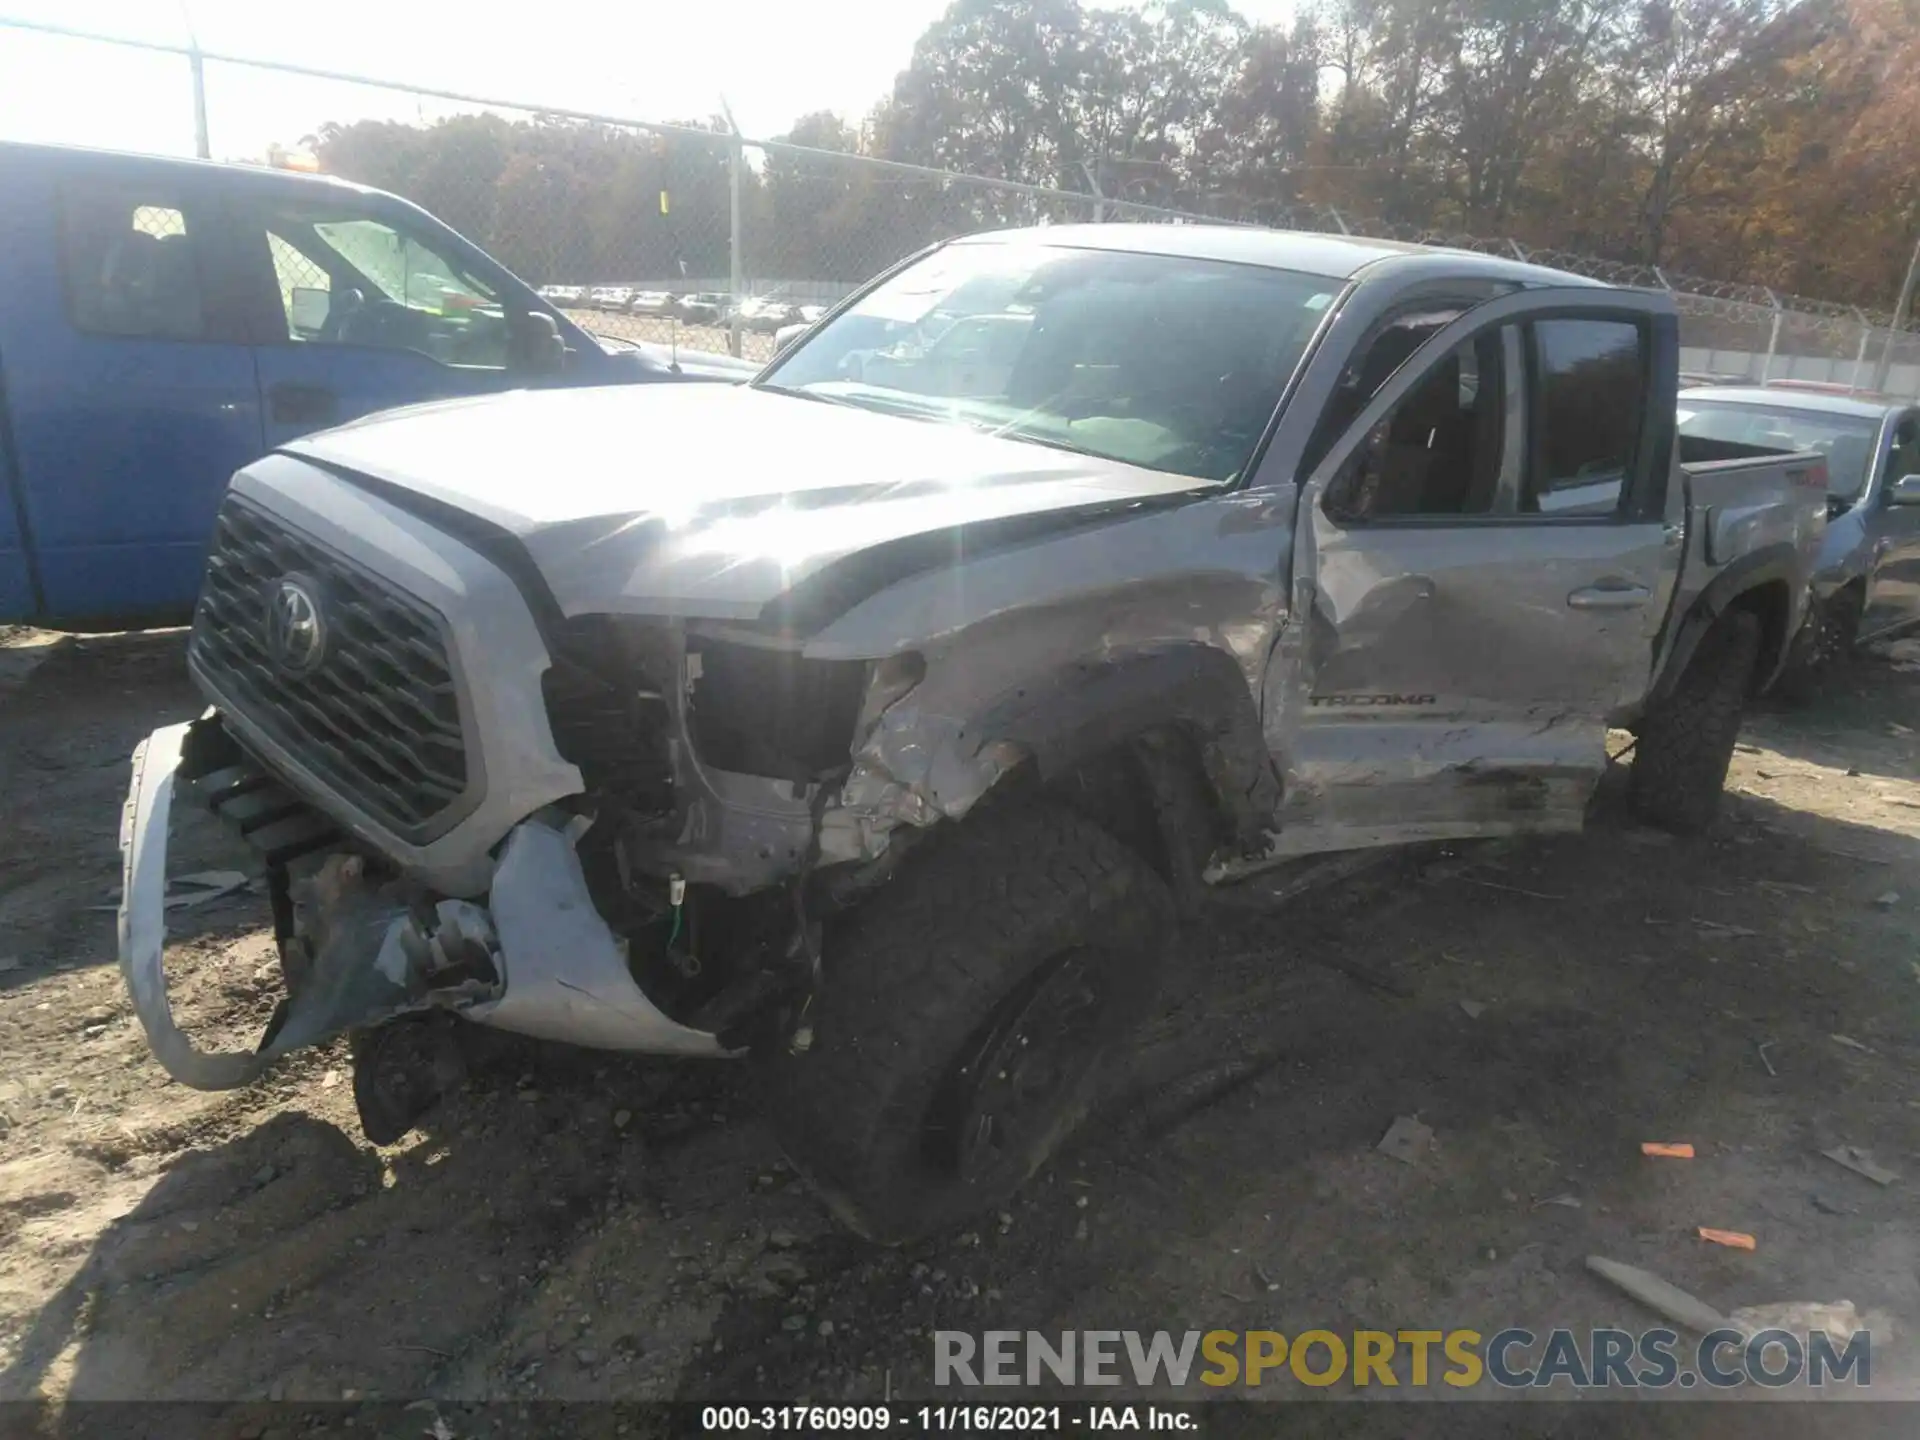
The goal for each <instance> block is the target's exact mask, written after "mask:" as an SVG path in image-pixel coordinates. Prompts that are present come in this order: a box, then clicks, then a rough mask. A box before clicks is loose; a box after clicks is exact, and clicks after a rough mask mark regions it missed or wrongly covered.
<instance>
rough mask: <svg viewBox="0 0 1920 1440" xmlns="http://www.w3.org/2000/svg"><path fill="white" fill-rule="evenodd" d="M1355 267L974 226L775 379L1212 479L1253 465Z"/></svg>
mask: <svg viewBox="0 0 1920 1440" xmlns="http://www.w3.org/2000/svg"><path fill="white" fill-rule="evenodd" d="M1339 288H1340V282H1338V281H1336V280H1330V279H1328V278H1326V277H1325V276H1319V275H1301V274H1297V273H1295V272H1292V271H1287V270H1270V269H1266V268H1263V267H1258V266H1249V265H1228V264H1221V263H1218V262H1214V261H1207V260H1190V259H1182V258H1179V257H1174V256H1165V255H1140V254H1132V253H1127V252H1113V251H1104V250H1070V249H1061V248H1054V247H1048V246H1044V245H1035V244H1031V243H1019V242H985V243H960V244H955V245H949V246H947V247H946V248H945V249H943V250H939V251H937V252H935V253H934V254H932V255H929V256H927V257H926V258H925V259H924V260H921V261H920V262H918V263H917V264H915V265H912V266H909V267H908V268H907V269H905V270H903V271H901V272H900V273H899V274H898V275H895V276H894V277H893V278H892V279H890V280H888V281H886V282H885V283H884V284H882V285H879V286H877V287H876V288H875V289H874V290H872V291H871V292H869V293H868V294H867V295H865V296H863V297H862V298H861V300H860V301H859V303H858V304H856V305H854V306H853V307H851V308H850V309H848V310H846V311H844V312H842V313H841V314H840V315H838V316H836V317H835V318H834V319H833V320H832V321H831V322H830V323H828V324H827V325H826V326H824V327H823V328H822V329H820V330H819V331H817V332H816V333H814V334H813V335H811V336H809V337H808V338H807V340H806V341H805V342H804V343H803V344H801V345H799V346H798V347H797V348H795V349H794V350H792V351H790V352H789V353H788V354H787V355H786V356H785V357H784V358H782V359H781V360H779V361H776V362H775V366H774V368H773V369H772V370H770V371H769V372H768V373H767V375H766V376H765V377H764V378H763V379H762V380H761V381H760V382H758V383H759V384H760V385H762V386H763V387H764V388H766V389H771V390H777V391H782V392H786V393H790V394H797V395H804V396H808V397H810V398H813V399H816V400H825V401H830V402H832V403H835V404H843V405H853V406H858V407H861V408H863V409H871V410H880V411H884V412H886V413H889V414H897V415H906V416H911V417H913V418H916V419H922V420H928V421H934V422H938V423H943V424H952V425H963V426H967V427H969V428H972V429H976V430H982V431H986V432H990V433H992V434H996V435H1005V436H1008V437H1010V438H1013V439H1019V440H1027V441H1031V442H1034V443H1036V444H1042V445H1052V446H1055V447H1057V448H1060V449H1064V450H1074V451H1078V452H1081V453H1083V454H1088V455H1096V456H1100V457H1102V458H1105V459H1110V460H1121V461H1125V462H1127V463H1129V464H1133V465H1141V466H1145V467H1146V468H1148V469H1152V470H1164V471H1168V472H1171V473H1173V474H1176V475H1191V476H1194V477H1195V478H1197V479H1201V480H1211V481H1219V482H1227V481H1232V480H1236V479H1238V478H1239V477H1240V475H1241V474H1242V472H1243V471H1244V470H1245V468H1246V466H1247V463H1248V461H1249V460H1251V458H1252V456H1253V451H1254V448H1255V447H1256V446H1257V445H1258V444H1259V441H1260V435H1261V432H1262V431H1263V430H1264V429H1265V428H1266V424H1267V421H1268V419H1269V418H1271V416H1272V414H1273V410H1274V406H1275V405H1276V404H1278V403H1279V399H1280V395H1281V392H1282V391H1283V390H1284V389H1285V388H1286V384H1287V380H1288V378H1289V377H1290V376H1291V375H1292V374H1293V370H1294V367H1295V366H1296V365H1298V364H1299V361H1300V357H1301V355H1302V354H1304V353H1305V351H1306V347H1307V342H1308V341H1309V339H1311V337H1312V335H1313V332H1314V328H1315V326H1317V325H1318V324H1319V321H1320V317H1321V315H1322V314H1323V313H1324V312H1325V311H1326V308H1327V306H1328V305H1329V304H1330V303H1332V300H1333V297H1334V295H1335V293H1336V292H1337V291H1338V289H1339Z"/></svg>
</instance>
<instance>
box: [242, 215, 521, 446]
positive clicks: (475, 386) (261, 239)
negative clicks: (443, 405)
mask: <svg viewBox="0 0 1920 1440" xmlns="http://www.w3.org/2000/svg"><path fill="white" fill-rule="evenodd" d="M244 216H245V218H244V220H243V222H242V223H243V225H244V233H243V235H242V237H241V239H242V244H243V245H244V247H245V251H246V253H247V255H248V256H249V262H250V265H251V269H252V274H253V276H254V285H253V289H254V290H255V292H256V294H257V296H258V299H257V301H256V303H255V306H254V315H255V319H254V327H253V328H254V340H255V345H254V368H255V373H256V377H257V381H258V384H259V390H260V413H261V416H262V419H263V421H264V428H265V432H266V442H267V445H268V446H269V448H271V447H273V446H276V445H282V444H285V443H286V442H287V441H289V440H292V439H295V438H297V437H298V436H301V435H305V434H307V433H309V432H311V431H314V430H323V429H326V428H327V427H328V426H332V425H339V424H343V423H345V422H346V421H348V420H353V419H356V418H358V417H359V416H362V415H366V414H369V413H371V412H373V411H375V410H387V409H391V408H393V407H394V406H397V405H411V404H415V403H418V402H420V401H423V400H439V399H446V398H450V397H454V396H461V395H474V394H484V393H486V392H488V391H493V390H504V389H508V388H510V387H511V386H514V385H517V384H522V383H524V380H523V379H522V378H521V377H520V376H519V375H518V374H516V373H515V367H514V366H513V365H512V364H510V344H509V318H510V317H509V316H508V315H507V314H506V313H505V310H504V308H503V305H502V297H501V296H500V295H499V294H497V293H495V291H494V289H493V288H492V286H491V285H489V283H488V282H487V281H486V280H484V279H481V278H479V277H476V276H473V275H472V274H470V273H468V271H467V270H466V268H465V267H464V266H463V265H461V264H460V263H459V262H458V261H457V260H456V259H455V258H454V257H453V256H452V255H451V254H450V253H448V247H446V246H444V245H442V244H440V243H438V242H439V237H437V236H435V235H434V234H433V233H432V231H431V230H430V229H428V228H427V227H424V226H420V225H418V224H417V223H415V222H414V221H413V220H412V217H410V216H407V215H404V214H396V213H392V212H389V211H385V210H382V209H377V208H375V207H372V206H365V205H362V204H361V203H359V202H358V201H356V200H355V199H354V198H353V197H345V198H343V199H340V200H335V199H334V198H333V197H325V198H323V199H321V200H318V201H307V200H298V201H268V202H265V203H262V204H257V205H255V206H253V207H251V208H250V209H248V210H247V211H245V212H244Z"/></svg>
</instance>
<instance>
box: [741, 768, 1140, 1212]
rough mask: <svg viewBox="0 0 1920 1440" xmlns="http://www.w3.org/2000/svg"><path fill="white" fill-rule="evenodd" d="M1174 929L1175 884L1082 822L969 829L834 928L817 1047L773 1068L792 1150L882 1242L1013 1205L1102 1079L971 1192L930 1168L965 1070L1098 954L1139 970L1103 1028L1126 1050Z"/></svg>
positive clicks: (1023, 816) (1018, 815)
mask: <svg viewBox="0 0 1920 1440" xmlns="http://www.w3.org/2000/svg"><path fill="white" fill-rule="evenodd" d="M1173 930H1174V917H1173V906H1172V903H1171V901H1170V899H1169V897H1168V895H1167V892H1166V890H1165V887H1164V886H1163V885H1162V884H1161V882H1160V880H1159V877H1158V876H1156V875H1154V874H1153V873H1152V871H1151V870H1150V869H1149V868H1148V867H1147V865H1146V864H1145V863H1144V862H1143V861H1142V860H1141V859H1140V858H1139V857H1137V856H1135V855H1134V854H1133V853H1132V852H1131V851H1129V850H1127V849H1126V848H1125V847H1123V846H1122V845H1121V844H1120V843H1119V842H1118V841H1116V840H1115V839H1114V838H1113V837H1112V836H1110V835H1108V834H1107V833H1106V832H1105V831H1104V830H1102V829H1100V828H1099V827H1098V826H1096V825H1094V824H1093V823H1092V822H1091V821H1089V820H1087V819H1085V818H1084V817H1082V816H1080V815H1078V814H1076V813H1074V812H1073V811H1070V810H1067V809H1065V808H1064V807H1058V806H1053V805H1048V804H1045V803H1041V802H1020V803H1019V804H1017V805H1014V806H1010V807H1008V808H1007V809H1005V810H1003V811H1001V812H999V813H997V814H988V815H981V816H978V817H976V818H973V819H970V820H968V821H966V822H964V823H962V824H959V825H956V826H955V827H954V829H953V832H952V833H951V834H949V835H946V836H944V837H942V838H941V839H940V841H939V842H938V843H937V844H935V845H933V846H930V847H928V850H927V851H926V852H924V853H919V854H916V855H914V856H912V857H911V858H910V859H909V860H908V862H907V863H906V864H905V865H904V866H903V868H902V870H901V872H900V873H899V874H898V875H896V876H895V877H894V878H893V880H892V881H891V882H889V884H888V885H887V886H886V887H885V888H884V889H882V890H881V891H880V892H879V893H878V894H877V895H875V896H874V897H873V898H872V899H871V900H869V901H868V902H867V903H866V904H865V905H864V906H863V907H861V909H860V910H858V911H857V912H855V913H854V914H853V915H852V916H850V917H848V919H847V920H846V921H845V922H843V923H842V925H840V926H839V927H838V929H837V930H835V931H831V932H829V935H828V937H827V941H828V943H827V949H826V962H825V974H824V977H823V983H822V992H821V995H820V998H819V1002H818V1007H817V1009H816V1010H815V1012H814V1013H813V1014H812V1015H811V1016H809V1017H808V1018H809V1020H810V1021H811V1023H812V1026H813V1030H814V1041H813V1045H812V1048H811V1049H810V1050H809V1051H808V1052H807V1053H805V1054H799V1055H791V1054H780V1055H777V1056H774V1057H771V1058H770V1059H769V1060H768V1061H767V1062H766V1063H765V1064H764V1065H763V1067H762V1078H763V1081H764V1083H765V1093H766V1099H767V1106H768V1109H769V1111H770V1113H771V1117H772V1119H773V1122H774V1125H775V1129H776V1132H777V1133H778V1135H779V1138H780V1141H781V1144H782V1146H783V1148H784V1149H785V1150H786V1151H787V1153H788V1155H789V1157H790V1158H791V1159H792V1160H793V1162H794V1164H795V1165H796V1167H798V1168H799V1169H800V1170H801V1172H802V1173H803V1174H805V1175H806V1176H807V1177H808V1179H810V1180H811V1181H812V1182H813V1183H814V1185H815V1187H816V1188H817V1189H819V1190H820V1191H821V1193H822V1194H823V1196H824V1197H825V1198H826V1199H827V1202H828V1204H829V1205H830V1207H831V1208H832V1209H833V1210H834V1211H835V1213H836V1214H837V1215H838V1216H839V1217H840V1219H841V1220H842V1221H843V1222H844V1223H846V1224H847V1225H848V1226H849V1227H850V1228H852V1229H854V1230H855V1231H857V1232H858V1233H860V1234H862V1235H865V1236H867V1237H868V1238H869V1239H874V1240H880V1241H883V1242H897V1241H902V1240H907V1239H911V1238H914V1237H916V1236H918V1235H922V1234H926V1233H929V1232H931V1231H934V1230H937V1229H940V1228H942V1227H943V1226H945V1225H948V1224H951V1223H954V1222H956V1221H958V1220H959V1219H961V1218H963V1217H964V1216H965V1215H967V1214H970V1213H973V1212H974V1211H976V1210H979V1209H985V1208H988V1207H990V1206H991V1205H993V1204H995V1203H997V1202H999V1201H1000V1200H1002V1199H1004V1196H1005V1193H1006V1192H1009V1191H1011V1190H1012V1189H1014V1188H1016V1187H1017V1186H1018V1185H1019V1184H1020V1183H1021V1182H1022V1181H1023V1180H1025V1179H1026V1178H1027V1176H1028V1175H1030V1174H1031V1173H1032V1172H1033V1171H1034V1170H1035V1169H1037V1168H1038V1167H1039V1166H1040V1165H1041V1164H1042V1163H1043V1162H1044V1161H1045V1160H1046V1158H1047V1156H1048V1154H1049V1153H1051V1151H1052V1149H1053V1148H1054V1147H1055V1146H1056V1145H1057V1144H1058V1142H1059V1141H1060V1140H1061V1139H1063V1138H1064V1137H1065V1135H1066V1134H1067V1133H1069V1132H1070V1131H1071V1130H1072V1128H1073V1126H1074V1125H1075V1124H1076V1123H1077V1122H1078V1120H1079V1118H1080V1116H1081V1115H1082V1114H1083V1113H1084V1110H1085V1106H1086V1103H1087V1101H1088V1099H1089V1098H1090V1095H1091V1088H1092V1086H1091V1081H1092V1078H1093V1077H1092V1076H1091V1075H1089V1076H1088V1077H1087V1082H1086V1083H1084V1084H1083V1085H1082V1086H1081V1087H1079V1090H1078V1091H1077V1092H1076V1093H1075V1094H1074V1095H1073V1096H1072V1097H1071V1099H1070V1101H1069V1103H1067V1104H1065V1105H1063V1107H1062V1111H1061V1114H1060V1115H1059V1117H1058V1120H1057V1122H1056V1123H1055V1124H1054V1125H1053V1126H1052V1127H1051V1128H1050V1129H1049V1130H1048V1132H1047V1134H1046V1136H1045V1138H1044V1140H1043V1141H1042V1142H1041V1143H1038V1144H1036V1145H1034V1146H1033V1147H1031V1151H1032V1153H1030V1154H1028V1155H1027V1156H1026V1157H1025V1160H1024V1163H1021V1164H1019V1165H1017V1166H1016V1167H1015V1169H1016V1170H1017V1173H1010V1174H1008V1175H1006V1176H1004V1177H998V1178H999V1182H1000V1183H997V1184H994V1185H988V1186H981V1187H968V1186H962V1185H959V1184H957V1183H954V1182H952V1181H947V1182H945V1183H941V1182H940V1180H939V1178H938V1177H935V1176H933V1175H932V1173H931V1172H930V1171H926V1172H923V1171H920V1170H919V1169H918V1168H917V1167H916V1165H915V1163H914V1157H915V1156H916V1155H917V1147H918V1144H919V1140H920V1135H921V1125H922V1119H923V1117H924V1115H925V1114H926V1109H927V1105H928V1103H929V1102H930V1100H931V1097H932V1095H933V1092H934V1089H935V1088H936V1086H937V1084H938V1081H939V1078H940V1076H941V1075H942V1074H943V1073H944V1071H945V1068H946V1067H947V1065H948V1064H949V1063H950V1061H951V1059H952V1057H954V1056H955V1055H956V1054H957V1053H958V1051H959V1048H960V1046H961V1045H962V1043H963V1042H964V1041H965V1040H966V1039H967V1037H968V1036H969V1035H970V1034H972V1033H973V1031H974V1030H975V1029H976V1027H977V1026H978V1025H979V1024H980V1023H981V1021H982V1020H983V1019H984V1018H985V1017H986V1016H987V1015H988V1014H989V1013H991V1011H992V1010H993V1008H994V1006H995V1005H996V1004H997V1003H998V1002H999V1001H1000V1000H1001V999H1003V998H1004V997H1005V996H1006V995H1008V994H1009V993H1011V991H1012V990H1013V989H1014V988H1015V987H1017V986H1018V985H1019V984H1020V983H1021V981H1022V980H1023V979H1025V978H1026V977H1027V976H1029V975H1030V974H1031V973H1033V971H1034V969H1035V968H1036V967H1037V966H1038V965H1039V964H1040V963H1042V962H1043V961H1044V960H1045V959H1046V958H1048V957H1050V956H1052V955H1057V954H1060V953H1061V952H1062V951H1064V950H1067V949H1070V948H1073V947H1074V946H1077V945H1085V944H1094V945H1098V946H1099V947H1100V948H1101V949H1103V950H1105V949H1108V948H1109V947H1112V948H1113V951H1114V953H1113V954H1112V955H1111V956H1109V957H1108V959H1109V963H1112V964H1116V965H1124V966H1126V967H1127V970H1126V972H1125V973H1124V974H1123V975H1122V976H1121V977H1119V978H1120V979H1121V981H1122V986H1121V995H1120V1003H1119V1005H1118V1006H1117V1008H1116V1010H1115V1012H1114V1013H1113V1014H1112V1015H1111V1016H1109V1017H1108V1020H1107V1023H1106V1024H1104V1025H1103V1027H1102V1034H1103V1039H1104V1041H1105V1043H1106V1044H1107V1045H1109V1046H1110V1045H1111V1043H1112V1042H1113V1040H1115V1039H1117V1038H1118V1037H1119V1035H1121V1034H1123V1033H1124V1032H1125V1031H1126V1030H1127V1029H1129V1028H1131V1025H1132V1023H1133V1021H1134V1020H1136V1019H1138V1018H1139V1016H1140V1015H1141V1014H1143V1013H1144V1012H1145V1010H1146V1008H1147V1006H1148V1005H1149V1004H1150V1002H1151V1000H1152V996H1153V990H1154V987H1155V984H1156V982H1157V979H1158V972H1159V970H1160V966H1161V961H1162V959H1163V958H1164V955H1165V952H1166V950H1167V947H1168V944H1169V943H1170V941H1171V939H1172V935H1173ZM1096 1070H1097V1066H1096Z"/></svg>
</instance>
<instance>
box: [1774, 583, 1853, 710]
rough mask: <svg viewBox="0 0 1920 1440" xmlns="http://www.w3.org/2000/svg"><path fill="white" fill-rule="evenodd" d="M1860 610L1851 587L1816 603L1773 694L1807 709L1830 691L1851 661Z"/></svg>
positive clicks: (1790, 703) (1776, 682)
mask: <svg viewBox="0 0 1920 1440" xmlns="http://www.w3.org/2000/svg"><path fill="white" fill-rule="evenodd" d="M1861 608H1862V597H1861V594H1860V591H1859V590H1858V589H1856V588H1855V587H1854V586H1852V585H1849V586H1847V587H1846V588H1845V589H1843V590H1840V591H1838V592H1836V593H1835V594H1834V595H1832V596H1831V597H1829V598H1828V599H1827V600H1826V601H1825V602H1815V605H1814V608H1813V613H1812V615H1811V616H1809V618H1808V621H1807V625H1806V631H1805V634H1804V635H1802V636H1800V637H1797V639H1796V641H1795V644H1794V647H1793V652H1792V653H1791V654H1790V655H1789V656H1788V657H1787V663H1786V667H1785V668H1784V669H1782V670H1781V672H1780V678H1779V679H1778V680H1776V681H1774V683H1773V693H1774V694H1775V695H1777V696H1779V697H1780V699H1782V700H1784V701H1785V702H1786V703H1787V704H1789V705H1807V704H1811V703H1812V702H1813V701H1815V700H1818V699H1819V698H1820V697H1821V696H1822V695H1824V694H1825V693H1826V692H1827V691H1829V690H1830V689H1832V687H1833V685H1834V684H1835V682H1836V681H1838V680H1839V679H1840V678H1841V677H1842V676H1843V675H1844V674H1845V673H1846V668H1847V665H1848V663H1849V662H1850V661H1851V660H1852V659H1853V650H1854V644H1855V642H1856V641H1857V639H1858V638H1859V635H1860V612H1861Z"/></svg>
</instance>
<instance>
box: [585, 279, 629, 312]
mask: <svg viewBox="0 0 1920 1440" xmlns="http://www.w3.org/2000/svg"><path fill="white" fill-rule="evenodd" d="M631 299H633V291H632V290H631V289H629V288H628V287H627V286H625V285H596V286H594V287H593V289H591V290H589V291H588V292H587V302H588V303H589V304H590V305H592V306H593V308H594V309H596V310H612V311H616V312H624V311H625V310H626V308H627V302H628V301H630V300H631Z"/></svg>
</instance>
